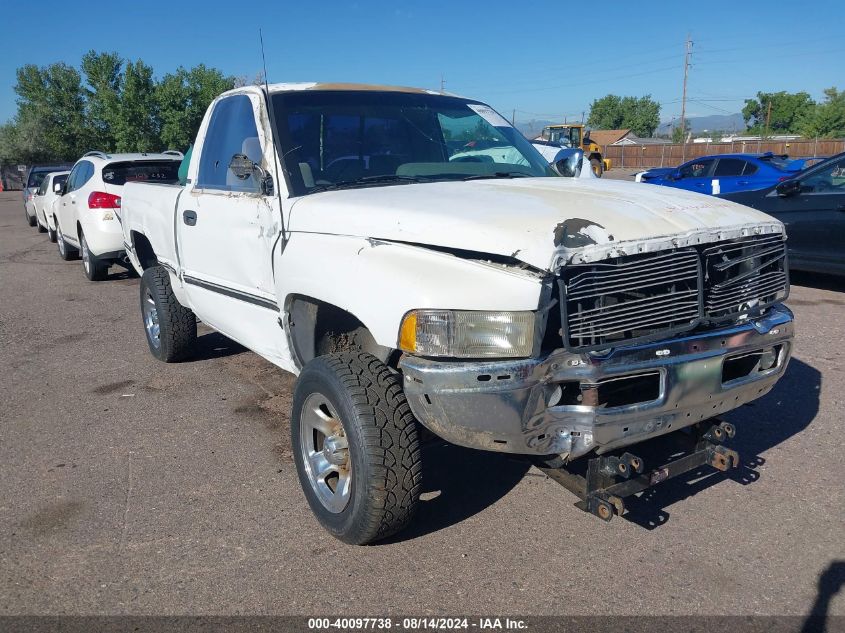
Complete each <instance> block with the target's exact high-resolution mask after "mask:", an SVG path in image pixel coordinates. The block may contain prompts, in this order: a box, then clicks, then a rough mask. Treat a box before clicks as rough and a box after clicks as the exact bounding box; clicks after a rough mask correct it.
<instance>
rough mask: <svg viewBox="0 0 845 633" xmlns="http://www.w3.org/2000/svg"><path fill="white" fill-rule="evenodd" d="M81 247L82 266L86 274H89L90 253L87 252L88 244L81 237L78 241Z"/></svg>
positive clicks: (83, 237)
mask: <svg viewBox="0 0 845 633" xmlns="http://www.w3.org/2000/svg"><path fill="white" fill-rule="evenodd" d="M80 242H81V244H80V246H82V266H83V267H84V268H85V272H86V273H90V272H91V253H89V252H88V242H86V241H85V236H84V235H83V236H82V239H81V240H80Z"/></svg>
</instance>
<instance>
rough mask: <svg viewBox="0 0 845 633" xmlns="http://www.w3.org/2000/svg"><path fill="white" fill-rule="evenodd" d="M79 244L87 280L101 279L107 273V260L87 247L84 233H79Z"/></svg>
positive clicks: (106, 275)
mask: <svg viewBox="0 0 845 633" xmlns="http://www.w3.org/2000/svg"><path fill="white" fill-rule="evenodd" d="M79 245H80V246H81V247H82V268H83V270H84V271H85V276H86V277H88V280H89V281H103V280H104V279H105V278H106V277H108V274H109V264H108V262H104V261H102V260H101V259H100V258H99V257H97V256H96V255H94V253H92V252H91V249H90V248H88V242H87V241H86V239H85V233H81V234H80V238H79Z"/></svg>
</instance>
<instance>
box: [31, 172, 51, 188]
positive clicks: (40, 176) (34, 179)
mask: <svg viewBox="0 0 845 633" xmlns="http://www.w3.org/2000/svg"><path fill="white" fill-rule="evenodd" d="M49 173H50V172H49V171H33V172H31V173H30V174H29V180H28V181H27V183H26V186H27V188H28V189H35V188H36V187H40V186H41V183H42V182H44V179H45V178H46V177H47V174H49Z"/></svg>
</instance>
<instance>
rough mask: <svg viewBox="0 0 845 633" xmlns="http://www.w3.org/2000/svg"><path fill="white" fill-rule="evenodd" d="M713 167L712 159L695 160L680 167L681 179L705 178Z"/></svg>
mask: <svg viewBox="0 0 845 633" xmlns="http://www.w3.org/2000/svg"><path fill="white" fill-rule="evenodd" d="M711 167H713V159H709V160H696V161H693V162H691V163H687V164H686V165H684V166H683V167H681V170H680V171H681V178H705V177H707V175H708V174H709V173H710V169H711Z"/></svg>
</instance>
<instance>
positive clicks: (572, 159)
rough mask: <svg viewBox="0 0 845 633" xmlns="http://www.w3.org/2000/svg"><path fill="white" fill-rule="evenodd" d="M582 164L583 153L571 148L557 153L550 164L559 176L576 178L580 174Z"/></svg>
mask: <svg viewBox="0 0 845 633" xmlns="http://www.w3.org/2000/svg"><path fill="white" fill-rule="evenodd" d="M583 164H584V152H583V151H582V150H580V149H575V148H571V149H565V150H562V151H561V152H560V153H558V155H557V156H556V160H555V162H553V163H552V169H554V170H555V171H556V172H557V174H558V175H559V176H564V177H568V178H577V177H578V175H579V174H580V173H581V165H583Z"/></svg>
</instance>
